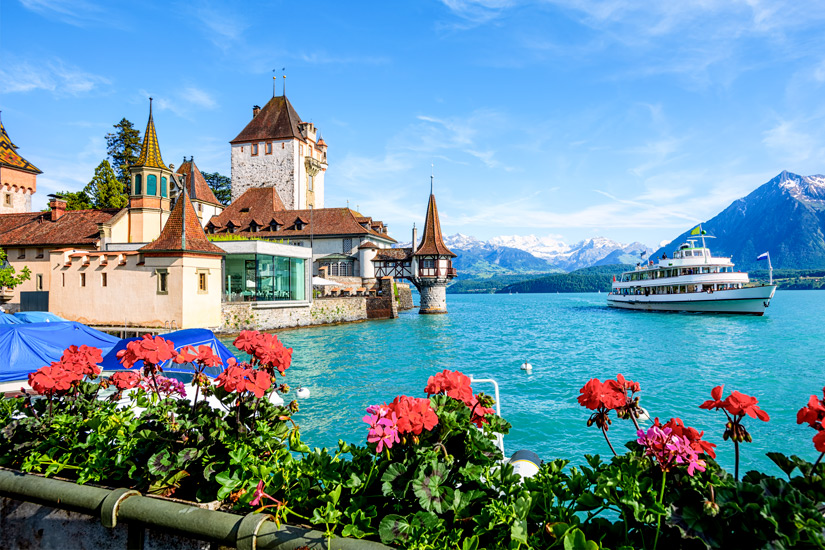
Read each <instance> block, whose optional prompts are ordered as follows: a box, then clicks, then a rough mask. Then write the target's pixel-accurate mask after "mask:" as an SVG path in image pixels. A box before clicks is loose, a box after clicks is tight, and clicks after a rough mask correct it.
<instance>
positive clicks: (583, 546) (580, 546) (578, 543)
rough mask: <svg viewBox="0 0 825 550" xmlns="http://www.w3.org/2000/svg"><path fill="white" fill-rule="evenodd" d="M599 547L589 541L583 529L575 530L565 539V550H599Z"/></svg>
mask: <svg viewBox="0 0 825 550" xmlns="http://www.w3.org/2000/svg"><path fill="white" fill-rule="evenodd" d="M598 549H599V545H598V544H596V543H595V542H593V541H588V540H587V539H586V538H585V537H584V533H582V531H581V529H573V530H572V531H571V532H569V533H567V536H565V537H564V550H598Z"/></svg>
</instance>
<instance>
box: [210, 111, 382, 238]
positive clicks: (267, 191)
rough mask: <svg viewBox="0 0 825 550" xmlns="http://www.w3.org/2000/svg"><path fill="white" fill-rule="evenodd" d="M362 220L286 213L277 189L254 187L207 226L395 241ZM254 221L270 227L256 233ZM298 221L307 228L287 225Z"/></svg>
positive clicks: (329, 213) (338, 211)
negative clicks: (272, 225) (273, 223)
mask: <svg viewBox="0 0 825 550" xmlns="http://www.w3.org/2000/svg"><path fill="white" fill-rule="evenodd" d="M258 116H260V115H258ZM360 217H361V216H359V215H357V213H356V212H354V211H353V210H350V209H349V208H317V209H315V210H286V208H285V207H284V203H283V202H281V199H280V198H279V197H278V193H277V192H276V191H275V188H274V187H253V188H252V189H248V190H246V192H244V194H243V195H241V196H240V197H238V198H237V199H236V200H235V201H233V202H232V204H230V205H229V206H227V207H226V210H224V211H223V212H221V213H220V214H218V215H217V216H213V217H212V219H211V220H209V223H207V227H212V228H213V233H217V234H221V233H227V230H226V226H227V224H228V223H229V222H230V221H232V223H233V224H235V227H237V228H239V229H240V230H239V231H235V234H240V235H248V236H254V237H256V238H267V237H272V238H273V239H276V238H287V237H309V236H310V235H315V236H328V235H365V236H368V237H373V238H374V237H380V238H382V239H386V240H388V241H390V242H396V241H395V239H393V238H392V237H390V236H389V235H387V234H385V233H379V232H378V231H374V230H372V229H366V228H364V227H363V226H362V225H361V224H360V223H358V219H359V218H360ZM252 220H267V224H265V225H264V227H262V228H261V230H260V231H258V232H253V231H250V230H249V223H250V222H251V221H252ZM269 220H275V221H276V222H277V223H278V225H279V226H280V227H281V228H280V229H278V231H271V230H270V228H269V225H268V222H269ZM296 220H301V221H302V223H304V224H305V225H304V226H303V227H302V228H301V229H295V226H294V225H287V224H291V223H293V222H295V221H296ZM284 222H286V223H284Z"/></svg>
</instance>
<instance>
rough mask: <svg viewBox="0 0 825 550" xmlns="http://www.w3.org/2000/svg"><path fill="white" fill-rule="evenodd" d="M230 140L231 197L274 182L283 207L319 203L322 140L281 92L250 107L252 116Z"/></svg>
mask: <svg viewBox="0 0 825 550" xmlns="http://www.w3.org/2000/svg"><path fill="white" fill-rule="evenodd" d="M230 143H231V144H232V200H233V201H234V200H235V199H237V198H238V197H240V196H241V195H242V194H243V193H244V191H246V190H247V189H250V188H252V187H274V188H275V189H276V191H277V192H278V195H279V196H280V197H281V200H282V201H283V203H284V205H285V206H286V208H287V209H288V210H305V209H310V208H315V209H317V208H323V207H324V173H325V172H326V170H327V144H326V142H324V139H323V138H321V137H320V135H319V134H318V130H317V129H316V128H315V125H314V124H312V123H311V122H303V121H301V117H299V116H298V113H297V112H295V108H294V107H293V106H292V103H290V102H289V100H288V99H287V98H286V95H283V96H277V97H273V98H272V99H270V100H269V102H268V103H267V104H266V105H264V108H263V109H261V108H260V107H258V106H257V105H256V106H254V107H253V108H252V120H251V121H250V122H249V124H247V125H246V127H245V128H244V129H243V130H242V131H241V133H240V134H238V136H237V137H236V138H235V139H233V140H232V141H231V142H230Z"/></svg>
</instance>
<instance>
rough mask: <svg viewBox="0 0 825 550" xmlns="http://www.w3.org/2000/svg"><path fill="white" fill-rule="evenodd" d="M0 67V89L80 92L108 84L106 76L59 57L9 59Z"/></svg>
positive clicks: (65, 93)
mask: <svg viewBox="0 0 825 550" xmlns="http://www.w3.org/2000/svg"><path fill="white" fill-rule="evenodd" d="M9 58H10V56H6V62H5V63H4V67H3V68H0V92H2V93H25V92H31V91H35V90H46V91H49V92H52V93H54V94H55V95H58V96H59V95H73V96H78V95H83V94H87V93H89V92H92V91H95V90H100V89H101V88H104V87H106V86H108V85H109V84H111V82H110V81H109V79H108V78H106V77H103V76H100V75H96V74H92V73H88V72H85V71H83V70H82V69H80V68H78V67H75V66H73V65H68V64H66V63H64V62H63V61H62V60H60V59H56V58H55V59H51V60H47V61H43V62H38V63H34V62H31V61H14V60H12V61H10V60H9Z"/></svg>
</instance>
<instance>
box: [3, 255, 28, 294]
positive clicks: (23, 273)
mask: <svg viewBox="0 0 825 550" xmlns="http://www.w3.org/2000/svg"><path fill="white" fill-rule="evenodd" d="M29 279H31V270H29V268H28V267H24V268H23V269H21V270H20V273H17V270H15V269H14V268H13V267H12V266H11V265H9V262H8V261H6V251H5V250H3V249H2V248H0V288H14V287H16V286H17V285H19V284H20V283H22V282H23V281H28V280H29Z"/></svg>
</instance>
